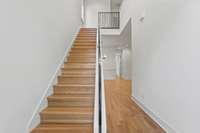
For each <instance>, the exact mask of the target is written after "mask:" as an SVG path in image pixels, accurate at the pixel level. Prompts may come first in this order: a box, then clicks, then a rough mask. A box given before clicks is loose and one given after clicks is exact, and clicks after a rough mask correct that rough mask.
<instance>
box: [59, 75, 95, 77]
mask: <svg viewBox="0 0 200 133" xmlns="http://www.w3.org/2000/svg"><path fill="white" fill-rule="evenodd" d="M58 77H60V78H94V77H95V75H60V76H58Z"/></svg>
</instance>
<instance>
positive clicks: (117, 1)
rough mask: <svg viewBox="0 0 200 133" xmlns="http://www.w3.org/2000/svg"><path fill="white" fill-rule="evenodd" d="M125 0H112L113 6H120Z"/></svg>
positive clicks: (114, 7)
mask: <svg viewBox="0 0 200 133" xmlns="http://www.w3.org/2000/svg"><path fill="white" fill-rule="evenodd" d="M122 1H123V0H111V8H112V9H116V8H119V7H120V5H121V3H122Z"/></svg>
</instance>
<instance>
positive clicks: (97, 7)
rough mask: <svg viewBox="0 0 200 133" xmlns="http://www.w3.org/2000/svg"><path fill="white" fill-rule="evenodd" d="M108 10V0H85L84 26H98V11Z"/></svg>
mask: <svg viewBox="0 0 200 133" xmlns="http://www.w3.org/2000/svg"><path fill="white" fill-rule="evenodd" d="M108 11H110V0H86V12H85V15H86V24H85V26H86V27H97V26H98V12H108Z"/></svg>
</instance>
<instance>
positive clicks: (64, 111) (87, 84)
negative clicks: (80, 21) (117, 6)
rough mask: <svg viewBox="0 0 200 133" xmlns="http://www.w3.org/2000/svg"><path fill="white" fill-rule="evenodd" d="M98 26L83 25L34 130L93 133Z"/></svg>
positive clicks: (57, 132) (32, 132) (47, 132)
mask: <svg viewBox="0 0 200 133" xmlns="http://www.w3.org/2000/svg"><path fill="white" fill-rule="evenodd" d="M95 69H96V29H94V28H81V29H80V32H79V34H78V36H77V38H76V40H75V41H74V45H73V47H72V48H71V51H70V54H69V56H68V57H67V62H65V63H64V67H63V68H62V70H61V72H62V73H61V75H60V76H58V83H57V85H55V86H54V93H53V95H51V96H49V97H48V107H47V108H46V109H44V110H43V111H42V112H41V113H40V119H41V122H40V124H39V125H38V126H37V127H36V128H35V129H33V131H31V133H92V132H93V114H94V92H95V90H94V89H95Z"/></svg>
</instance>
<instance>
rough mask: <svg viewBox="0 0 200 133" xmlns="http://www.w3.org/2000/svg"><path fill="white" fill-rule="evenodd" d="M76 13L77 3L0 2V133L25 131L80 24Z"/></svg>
mask: <svg viewBox="0 0 200 133" xmlns="http://www.w3.org/2000/svg"><path fill="white" fill-rule="evenodd" d="M80 9H81V8H80V0H57V1H55V0H1V1H0V16H1V21H0V29H1V30H0V105H1V109H0V132H1V133H25V132H26V129H25V128H26V126H27V124H28V121H29V120H30V118H31V116H32V114H33V111H34V109H35V108H36V106H37V104H38V102H39V100H40V99H41V97H42V95H43V93H44V91H45V89H46V88H47V85H48V84H49V81H50V79H51V78H52V76H53V74H54V72H55V70H56V67H57V66H58V64H59V61H60V60H61V58H62V56H63V54H64V52H65V50H66V48H67V47H68V46H69V44H70V42H71V39H72V37H73V35H74V33H75V32H76V31H77V29H78V27H79V26H80V18H81V17H80V16H81V14H80V13H81V11H80ZM72 14H73V15H72Z"/></svg>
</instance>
